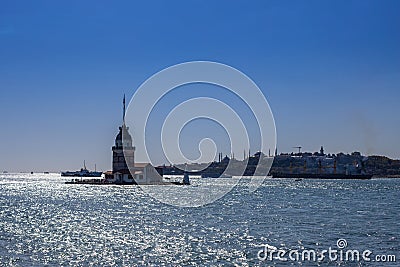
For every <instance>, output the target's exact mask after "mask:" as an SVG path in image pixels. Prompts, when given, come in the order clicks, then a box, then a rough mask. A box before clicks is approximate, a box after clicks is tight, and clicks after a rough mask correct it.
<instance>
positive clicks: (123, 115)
mask: <svg viewBox="0 0 400 267" xmlns="http://www.w3.org/2000/svg"><path fill="white" fill-rule="evenodd" d="M122 103H123V105H124V110H123V113H122V121H123V122H124V124H125V94H124V100H123V102H122Z"/></svg>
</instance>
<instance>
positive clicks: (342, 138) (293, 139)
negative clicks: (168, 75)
mask: <svg viewBox="0 0 400 267" xmlns="http://www.w3.org/2000/svg"><path fill="white" fill-rule="evenodd" d="M399 8H400V2H399V1H395V0H392V1H390V0H384V1H377V0H376V1H370V0H367V1H365V0H356V1H344V0H339V1H316V0H313V1H307V2H297V1H253V2H251V4H249V3H247V2H231V1H217V2H213V1H208V2H205V1H187V2H182V1H149V2H141V3H134V2H131V1H121V2H118V3H111V2H99V1H84V2H80V1H73V2H57V1H26V2H20V1H2V2H1V3H0V112H1V120H0V122H1V126H2V128H1V131H0V171H3V170H7V171H16V172H17V171H60V170H75V169H78V168H79V167H81V166H82V164H83V160H86V163H87V167H88V168H90V169H94V164H95V163H96V164H97V169H98V170H103V171H105V170H109V169H110V168H111V146H112V145H113V143H114V139H115V136H116V135H117V133H118V126H119V125H120V124H121V123H122V106H121V105H122V97H123V95H124V93H125V94H126V96H127V101H128V100H129V99H130V98H131V96H132V95H133V94H134V92H135V90H136V89H137V88H138V87H139V86H140V85H141V84H142V83H143V82H144V81H145V80H146V79H148V78H149V77H150V76H151V75H153V74H155V73H156V72H158V71H160V70H162V69H164V68H166V67H168V66H171V65H174V64H177V63H182V62H187V61H192V60H209V61H216V62H221V63H225V64H228V65H231V66H233V67H235V68H237V69H239V70H240V71H242V72H244V73H245V74H247V75H248V76H249V77H250V78H251V79H253V80H254V81H255V82H256V83H257V85H258V86H259V87H260V88H261V90H262V91H263V93H264V95H265V97H266V98H267V100H268V102H269V105H270V106H271V109H272V111H273V114H274V118H275V122H276V128H277V141H278V144H277V146H278V149H279V152H292V151H296V149H295V148H293V147H294V146H302V147H303V149H302V150H303V151H317V150H319V148H320V146H321V145H323V146H324V148H325V151H326V152H327V153H338V152H345V153H350V152H352V151H360V152H362V153H363V154H366V155H386V156H389V157H391V158H400V145H399V142H398V135H399V132H400V116H399V114H400V105H399V100H400V49H399V47H400V30H399V25H400V17H399V16H398V10H399ZM193 88H198V90H197V91H196V90H186V91H181V93H179V94H177V95H176V97H175V98H172V96H171V97H170V100H168V99H169V98H166V99H165V101H164V102H163V103H161V104H162V105H165V107H167V106H168V104H170V105H172V104H173V103H174V101H176V100H177V99H182V100H184V99H187V98H190V97H192V96H203V95H208V94H215V96H216V97H219V98H220V99H229V101H232V103H234V104H233V105H237V107H238V109H239V111H242V112H244V113H245V114H246V112H247V111H246V108H245V107H241V104H240V103H239V102H238V101H237V100H235V99H233V98H231V97H230V96H229V95H227V94H226V93H224V92H220V91H218V90H216V89H215V88H213V87H212V86H208V87H207V86H198V87H196V86H194V87H193ZM177 92H178V91H177ZM161 107H163V106H161ZM168 108H171V107H168ZM168 108H167V109H168ZM160 113H162V112H160ZM245 116H246V115H245ZM160 120H161V117H160ZM200 123H205V122H200ZM198 127H199V126H198ZM196 129H198V128H196V126H195V125H193V127H192V130H190V129H188V132H187V134H188V135H187V136H186V137H185V138H183V139H182V142H184V143H185V142H186V143H185V144H186V145H187V146H188V147H189V148H190V146H192V145H193V143H194V142H195V140H196V138H197V137H199V136H195V133H197V132H198V131H196ZM201 129H206V130H209V131H214V133H215V134H216V136H217V139H218V138H220V139H221V140H222V141H223V136H224V134H223V133H222V132H221V129H218V127H215V125H211V124H210V125H207V124H204V125H203V124H201ZM193 136H194V137H193ZM191 137H193V138H191ZM194 147H195V148H197V144H194ZM221 150H223V151H220V152H222V153H223V154H229V152H228V150H229V149H228V148H227V146H226V144H223V145H222V148H221ZM185 151H186V152H187V153H188V154H189V156H193V157H195V156H196V155H197V154H196V153H198V151H196V150H195V149H194V150H191V149H186V150H185ZM252 152H253V151H252ZM254 152H255V151H254ZM137 153H141V152H140V151H137ZM191 153H193V154H192V155H190V154H191ZM237 157H238V158H239V159H241V158H242V155H238V156H237Z"/></svg>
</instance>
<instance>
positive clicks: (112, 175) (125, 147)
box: [105, 95, 163, 184]
mask: <svg viewBox="0 0 400 267" xmlns="http://www.w3.org/2000/svg"><path fill="white" fill-rule="evenodd" d="M125 112H126V106H125V95H124V99H123V115H122V126H120V127H119V132H118V134H117V136H116V137H115V144H114V146H113V147H112V171H111V172H110V171H109V172H106V173H105V178H106V180H107V181H108V182H110V183H116V184H161V183H163V178H162V176H161V175H159V173H158V172H157V171H156V169H155V168H154V167H153V166H152V165H151V164H150V163H135V147H134V146H133V145H132V144H133V142H132V136H131V135H130V133H129V127H127V126H126V124H125ZM131 171H132V172H131ZM132 174H133V176H132Z"/></svg>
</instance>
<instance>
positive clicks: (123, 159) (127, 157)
mask: <svg viewBox="0 0 400 267" xmlns="http://www.w3.org/2000/svg"><path fill="white" fill-rule="evenodd" d="M128 130H129V127H127V126H126V125H125V95H124V100H123V113H122V126H121V127H119V133H118V134H117V136H116V138H115V145H114V146H113V147H112V153H113V157H112V172H113V174H114V176H115V174H119V175H122V176H128V177H123V178H129V179H132V175H131V174H130V172H129V167H131V168H134V166H135V147H134V146H132V136H131V135H130V134H129V131H128Z"/></svg>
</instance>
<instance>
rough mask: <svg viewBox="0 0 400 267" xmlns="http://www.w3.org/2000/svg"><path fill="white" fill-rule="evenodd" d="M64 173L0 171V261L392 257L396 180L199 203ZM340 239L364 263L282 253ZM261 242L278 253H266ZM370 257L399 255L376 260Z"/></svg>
mask: <svg viewBox="0 0 400 267" xmlns="http://www.w3.org/2000/svg"><path fill="white" fill-rule="evenodd" d="M64 181H65V179H62V178H61V177H60V175H59V174H1V175H0V265H1V266H59V265H71V266H87V265H93V266H102V265H104V266H160V265H164V266H232V265H236V266H399V265H400V253H399V250H400V179H373V180H302V181H295V180H293V179H266V180H265V181H264V183H263V185H262V186H261V187H260V188H259V189H258V190H257V191H255V192H253V193H251V192H249V191H248V190H247V187H246V186H245V185H242V184H241V183H239V184H238V185H237V186H236V187H235V188H234V189H233V190H232V191H231V192H230V193H228V194H227V195H225V196H224V197H223V198H221V199H219V200H217V201H216V202H214V203H212V204H209V205H206V206H202V207H197V208H179V207H173V206H169V205H166V204H163V203H160V202H159V201H158V200H156V199H153V198H152V197H150V196H148V195H146V194H145V193H144V192H143V191H142V190H141V188H140V187H138V186H117V185H111V186H104V185H97V186H96V185H66V184H64ZM204 181H206V182H207V183H209V184H210V186H218V184H219V183H220V181H218V180H213V179H206V180H204ZM214 181H215V182H214ZM200 182H201V180H200ZM213 183H215V185H213ZM339 239H340V240H342V241H343V240H345V242H346V247H345V248H343V249H342V253H343V252H344V253H346V250H348V249H351V250H357V251H360V253H362V252H363V251H366V250H369V251H371V252H372V254H370V259H371V261H365V260H363V259H360V260H357V261H347V260H346V259H344V258H342V259H341V258H340V257H338V258H337V259H336V260H331V259H329V258H328V257H327V255H326V257H325V258H324V259H322V260H319V261H318V260H312V259H311V260H310V259H308V258H307V259H301V257H300V259H298V260H297V259H295V260H293V259H290V258H289V257H288V255H289V253H290V252H292V254H291V255H292V256H293V255H295V253H293V252H294V251H298V252H299V253H301V252H302V251H304V250H307V251H316V252H317V253H319V254H318V255H320V253H321V252H322V251H324V250H328V249H329V248H331V249H336V250H338V252H337V253H340V250H339V248H338V244H337V242H338V240H339ZM266 248H267V252H268V249H270V250H271V251H273V250H274V249H276V250H281V251H285V252H286V254H285V255H284V256H285V257H284V258H282V259H279V258H278V259H277V258H275V256H276V255H275V256H273V257H272V259H271V258H269V257H265V255H264V254H265V253H264V252H265V249H266ZM376 255H384V256H385V255H394V256H395V257H396V260H397V262H385V263H383V262H376V260H375V258H374V257H375V256H376ZM337 256H338V255H337Z"/></svg>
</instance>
